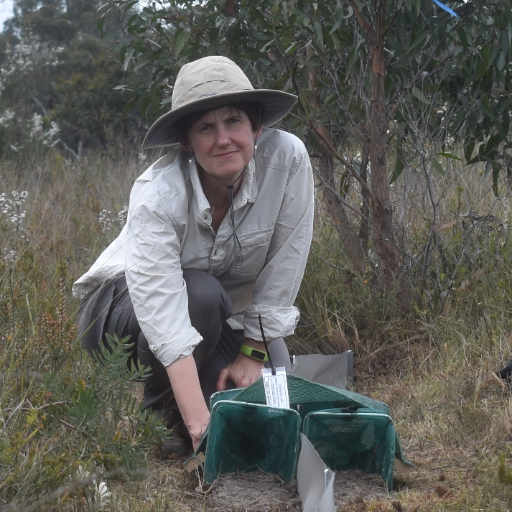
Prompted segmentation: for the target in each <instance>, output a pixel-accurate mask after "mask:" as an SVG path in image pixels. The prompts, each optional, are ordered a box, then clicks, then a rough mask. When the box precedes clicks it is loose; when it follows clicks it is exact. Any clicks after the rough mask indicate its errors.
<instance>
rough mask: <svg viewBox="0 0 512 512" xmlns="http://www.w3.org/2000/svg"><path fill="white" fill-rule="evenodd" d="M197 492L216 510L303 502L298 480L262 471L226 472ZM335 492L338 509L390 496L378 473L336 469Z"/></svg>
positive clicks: (297, 507) (261, 510)
mask: <svg viewBox="0 0 512 512" xmlns="http://www.w3.org/2000/svg"><path fill="white" fill-rule="evenodd" d="M196 492H197V493H198V494H201V493H203V494H205V495H207V496H208V499H207V500H206V503H205V505H206V509H207V510H211V511H213V512H241V511H244V512H245V511H247V510H250V511H251V512H278V511H279V512H280V511H301V510H302V502H301V499H300V497H299V495H298V492H297V487H296V482H295V481H294V482H290V483H286V482H283V481H282V480H280V479H279V478H278V477H275V476H273V475H268V474H265V473H262V472H257V473H243V474H224V475H221V476H220V477H219V479H218V480H217V481H216V482H215V483H214V484H213V485H212V486H207V487H201V486H200V487H198V488H197V489H196ZM334 495H335V502H336V507H337V509H338V510H344V509H345V508H346V507H347V506H348V507H351V506H352V505H356V507H357V504H358V503H360V502H363V500H364V501H366V502H368V501H369V500H372V499H389V498H390V497H392V495H393V493H388V492H387V491H386V488H385V484H384V482H383V480H382V479H381V478H380V476H378V475H368V474H365V473H362V472H360V471H343V472H336V476H335V480H334Z"/></svg>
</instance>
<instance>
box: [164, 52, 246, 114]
mask: <svg viewBox="0 0 512 512" xmlns="http://www.w3.org/2000/svg"><path fill="white" fill-rule="evenodd" d="M252 90H254V87H253V86H252V84H251V82H250V81H249V79H248V78H247V76H246V75H245V73H244V72H243V71H242V70H241V69H240V67H239V66H237V65H236V64H235V63H234V62H233V61H232V60H230V59H228V58H226V57H203V58H202V59H199V60H196V61H194V62H190V63H189V64H185V65H184V66H183V67H182V68H181V70H180V72H179V73H178V76H177V78H176V83H175V84H174V90H173V94H172V107H171V111H173V110H176V109H178V108H181V107H184V106H185V105H188V104H190V103H194V102H196V101H198V100H201V99H203V98H208V97H210V96H216V95H218V94H231V93H237V92H242V91H252Z"/></svg>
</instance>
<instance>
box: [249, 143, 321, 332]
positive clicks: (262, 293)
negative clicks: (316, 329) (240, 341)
mask: <svg viewBox="0 0 512 512" xmlns="http://www.w3.org/2000/svg"><path fill="white" fill-rule="evenodd" d="M313 215H314V182H313V173H312V169H311V163H310V160H309V156H308V154H307V152H306V150H305V148H303V151H302V152H301V153H300V154H299V155H297V156H296V158H295V159H294V161H293V162H292V165H291V168H290V174H289V177H288V182H287V185H286V189H285V194H284V197H283V201H282V204H281V208H280V211H279V215H278V218H277V222H276V225H275V228H274V233H273V236H272V240H271V243H270V247H269V251H268V255H267V260H266V263H265V266H264V268H263V270H262V271H261V272H260V274H259V275H258V277H257V279H256V282H255V287H254V294H253V302H252V306H251V307H249V308H247V309H246V310H245V312H244V333H245V336H246V337H248V338H252V339H256V340H261V339H262V336H261V329H260V325H259V316H260V315H261V319H262V325H263V329H264V333H265V337H266V338H267V339H269V340H273V339H276V338H278V337H281V336H289V335H290V334H293V332H294V330H295V327H296V325H297V322H298V320H299V310H298V309H297V308H296V307H294V306H293V304H294V302H295V299H296V297H297V293H298V291H299V287H300V283H301V281H302V277H303V276H304V269H305V267H306V262H307V258H308V253H309V249H310V245H311V237H312V233H313Z"/></svg>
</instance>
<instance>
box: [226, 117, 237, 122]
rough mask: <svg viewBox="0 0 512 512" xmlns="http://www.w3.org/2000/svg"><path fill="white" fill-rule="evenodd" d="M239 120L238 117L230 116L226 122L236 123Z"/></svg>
mask: <svg viewBox="0 0 512 512" xmlns="http://www.w3.org/2000/svg"><path fill="white" fill-rule="evenodd" d="M239 122H240V119H239V118H238V117H231V118H229V119H228V120H227V124H237V123H239Z"/></svg>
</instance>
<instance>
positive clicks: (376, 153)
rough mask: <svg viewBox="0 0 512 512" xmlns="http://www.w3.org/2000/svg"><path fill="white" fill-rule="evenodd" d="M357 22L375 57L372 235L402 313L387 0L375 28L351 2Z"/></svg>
mask: <svg viewBox="0 0 512 512" xmlns="http://www.w3.org/2000/svg"><path fill="white" fill-rule="evenodd" d="M349 1H350V4H351V5H352V7H353V8H354V12H355V15H356V18H357V20H358V22H359V24H360V25H361V27H362V28H363V30H364V33H365V34H366V41H367V44H368V47H369V51H370V55H371V63H372V66H371V69H372V71H371V79H372V98H371V105H370V119H369V121H368V122H369V127H368V133H369V134H370V139H371V145H370V169H371V180H370V181H371V192H372V194H371V203H370V210H371V232H372V238H373V243H374V247H375V252H376V253H377V257H378V261H379V272H378V275H379V280H380V282H381V284H382V285H383V287H384V288H385V289H388V290H395V291H396V293H397V303H398V305H399V307H400V308H401V309H404V308H409V307H410V301H409V298H410V289H409V285H408V283H407V281H406V279H405V276H404V275H403V268H402V257H401V255H400V253H399V251H398V247H397V245H396V243H395V240H394V235H393V223H392V217H393V212H392V208H391V202H390V198H389V177H388V170H387V131H388V128H389V123H388V119H387V115H386V93H385V85H384V79H385V71H386V64H385V53H384V22H385V16H386V0H377V3H376V6H377V12H376V14H377V22H376V24H375V28H374V26H372V25H370V23H369V22H368V21H367V20H366V18H365V17H364V16H363V15H362V13H361V12H360V11H359V9H358V8H357V5H356V4H355V2H354V1H352V0H349Z"/></svg>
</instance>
